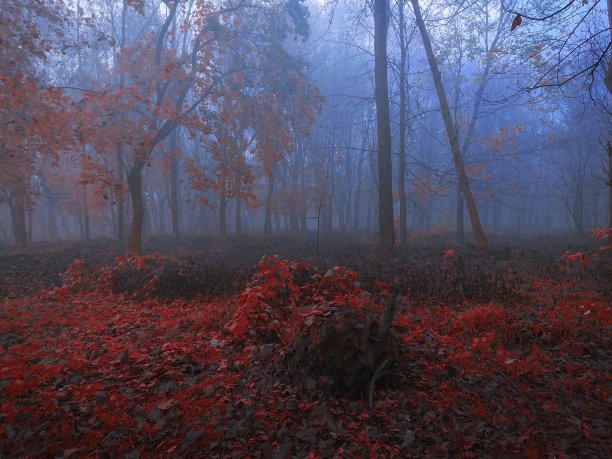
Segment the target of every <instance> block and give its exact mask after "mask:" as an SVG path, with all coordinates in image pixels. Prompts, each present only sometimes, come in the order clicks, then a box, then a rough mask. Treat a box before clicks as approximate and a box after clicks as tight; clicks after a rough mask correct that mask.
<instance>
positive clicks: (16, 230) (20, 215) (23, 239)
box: [9, 197, 28, 247]
mask: <svg viewBox="0 0 612 459" xmlns="http://www.w3.org/2000/svg"><path fill="white" fill-rule="evenodd" d="M11 201H12V202H11V205H10V206H9V207H10V210H11V221H12V224H13V239H14V240H15V245H16V246H17V247H26V246H27V245H28V233H27V230H26V220H25V204H24V199H23V198H15V197H13V198H12V200H11Z"/></svg>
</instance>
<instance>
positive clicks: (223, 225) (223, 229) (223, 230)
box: [219, 189, 227, 239]
mask: <svg viewBox="0 0 612 459" xmlns="http://www.w3.org/2000/svg"><path fill="white" fill-rule="evenodd" d="M226 214H227V198H226V197H225V189H223V190H222V192H221V196H219V235H220V236H221V238H222V239H224V238H225V236H226V234H227V222H226V219H225V217H226Z"/></svg>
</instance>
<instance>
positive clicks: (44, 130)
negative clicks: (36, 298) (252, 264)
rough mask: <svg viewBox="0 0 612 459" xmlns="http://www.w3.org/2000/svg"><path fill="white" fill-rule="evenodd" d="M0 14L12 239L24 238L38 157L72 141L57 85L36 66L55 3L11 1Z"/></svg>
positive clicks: (47, 46)
mask: <svg viewBox="0 0 612 459" xmlns="http://www.w3.org/2000/svg"><path fill="white" fill-rule="evenodd" d="M3 10H4V12H3V14H2V16H1V17H0V126H2V136H0V190H1V193H0V203H2V202H4V203H6V204H7V205H8V207H9V209H10V213H11V223H12V227H13V236H14V239H15V244H16V245H18V246H25V245H26V244H27V242H28V236H27V231H26V211H27V210H28V209H30V208H31V207H32V205H33V199H34V198H35V197H36V190H35V188H34V187H33V182H32V179H33V175H34V174H35V172H36V170H37V163H38V162H39V161H40V160H41V159H42V158H49V159H50V160H51V163H53V162H55V161H56V159H57V156H58V155H59V154H60V152H61V151H62V150H63V149H65V148H68V147H69V146H70V145H71V143H72V140H73V139H72V138H71V136H70V129H69V124H68V120H69V117H68V116H67V114H68V113H69V108H68V104H67V99H66V98H65V97H64V95H63V93H62V92H61V91H59V90H53V89H48V88H45V87H44V85H42V84H41V80H42V65H43V64H44V63H45V62H46V61H47V58H48V56H49V54H51V53H52V52H54V51H55V49H54V47H53V46H52V44H51V41H50V40H45V39H43V38H42V36H41V33H40V30H39V25H40V24H42V23H45V24H46V25H47V28H48V29H49V31H48V38H49V39H51V38H52V37H55V38H56V39H57V43H58V44H59V42H60V40H61V37H62V24H63V14H64V13H65V10H64V9H63V4H62V3H61V2H55V1H49V2H36V1H25V2H23V1H19V2H16V1H13V0H8V3H7V4H5V5H3Z"/></svg>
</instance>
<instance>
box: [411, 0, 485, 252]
mask: <svg viewBox="0 0 612 459" xmlns="http://www.w3.org/2000/svg"><path fill="white" fill-rule="evenodd" d="M410 1H411V3H412V8H413V10H414V14H415V17H416V23H417V27H418V28H419V32H420V34H421V38H422V40H423V45H424V47H425V52H426V54H427V60H428V62H429V67H430V69H431V75H432V78H433V80H434V86H435V88H436V93H437V95H438V100H439V102H440V110H441V111H442V118H443V119H444V125H445V127H446V135H447V137H448V142H449V144H450V147H451V153H452V156H453V163H454V165H455V171H456V173H457V178H458V181H459V184H460V186H461V190H462V192H463V196H464V198H465V201H466V203H467V206H468V212H469V215H470V220H471V222H472V227H473V229H474V233H475V236H476V243H477V244H478V246H479V247H480V248H482V249H484V248H486V247H487V239H486V237H485V234H484V231H483V229H482V225H481V223H480V217H479V215H478V209H477V208H476V201H475V199H474V195H473V194H472V190H471V189H470V184H469V182H468V178H467V175H466V172H465V166H464V164H463V158H462V156H461V149H460V147H459V139H458V137H457V128H456V126H455V124H454V123H453V120H452V116H451V112H450V108H449V105H448V98H447V97H446V91H445V89H444V85H443V83H442V75H441V73H440V70H439V68H438V63H437V61H436V57H435V56H434V53H433V48H432V46H431V39H430V37H429V32H428V31H427V28H426V26H425V22H424V21H423V15H422V13H421V7H420V5H419V2H418V0H410Z"/></svg>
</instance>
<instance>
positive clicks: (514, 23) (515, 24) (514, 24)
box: [510, 14, 523, 32]
mask: <svg viewBox="0 0 612 459" xmlns="http://www.w3.org/2000/svg"><path fill="white" fill-rule="evenodd" d="M522 22H523V18H522V17H521V15H520V14H517V15H516V16H515V17H514V21H512V25H511V26H510V32H512V31H513V30H514V29H516V28H517V27H518V26H520V25H521V23H522Z"/></svg>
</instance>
